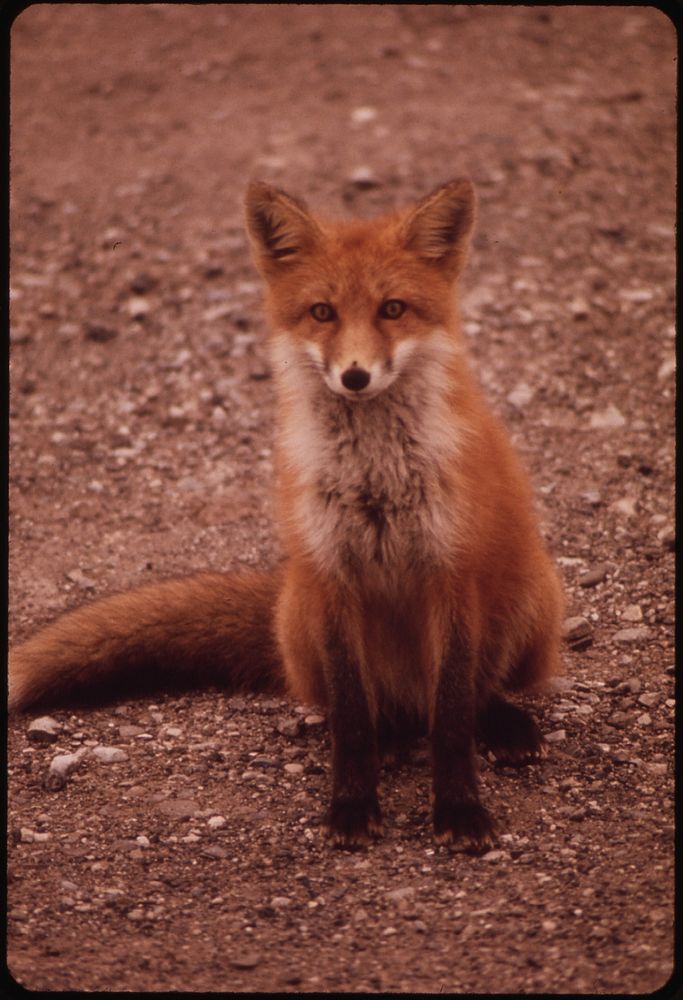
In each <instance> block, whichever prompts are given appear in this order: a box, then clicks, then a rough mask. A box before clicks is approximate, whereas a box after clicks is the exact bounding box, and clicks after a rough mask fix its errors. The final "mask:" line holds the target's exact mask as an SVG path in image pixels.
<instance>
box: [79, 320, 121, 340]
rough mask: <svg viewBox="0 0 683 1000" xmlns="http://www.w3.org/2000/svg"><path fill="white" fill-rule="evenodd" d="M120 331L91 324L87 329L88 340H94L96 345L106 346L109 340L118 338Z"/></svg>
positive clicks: (98, 324) (86, 336)
mask: <svg viewBox="0 0 683 1000" xmlns="http://www.w3.org/2000/svg"><path fill="white" fill-rule="evenodd" d="M118 335H119V331H118V330H115V329H114V328H113V327H111V326H102V325H101V324H100V323H89V324H88V325H87V326H86V328H85V338H86V340H92V341H94V342H95V343H96V344H105V343H106V342H107V341H108V340H113V339H114V337H118Z"/></svg>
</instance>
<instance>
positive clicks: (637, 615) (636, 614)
mask: <svg viewBox="0 0 683 1000" xmlns="http://www.w3.org/2000/svg"><path fill="white" fill-rule="evenodd" d="M621 620H622V621H624V622H642V620H643V609H642V608H641V606H640V605H639V604H629V605H628V607H626V608H624V610H623V611H622V613H621Z"/></svg>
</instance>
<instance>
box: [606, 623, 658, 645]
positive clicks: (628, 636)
mask: <svg viewBox="0 0 683 1000" xmlns="http://www.w3.org/2000/svg"><path fill="white" fill-rule="evenodd" d="M649 637H650V630H649V628H647V627H644V626H643V627H642V628H623V629H620V630H619V631H618V632H615V633H614V635H613V636H612V641H613V642H625V643H630V642H643V641H644V640H645V639H649Z"/></svg>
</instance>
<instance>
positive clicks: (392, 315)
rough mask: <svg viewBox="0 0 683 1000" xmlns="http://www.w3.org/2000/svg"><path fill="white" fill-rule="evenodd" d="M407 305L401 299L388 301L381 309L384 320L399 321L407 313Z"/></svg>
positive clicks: (380, 312)
mask: <svg viewBox="0 0 683 1000" xmlns="http://www.w3.org/2000/svg"><path fill="white" fill-rule="evenodd" d="M406 308H407V307H406V304H405V302H402V301H401V299H387V300H386V302H383V303H382V305H381V306H380V307H379V314H380V316H381V317H382V319H398V318H399V317H400V316H402V315H403V313H404V312H405V311H406Z"/></svg>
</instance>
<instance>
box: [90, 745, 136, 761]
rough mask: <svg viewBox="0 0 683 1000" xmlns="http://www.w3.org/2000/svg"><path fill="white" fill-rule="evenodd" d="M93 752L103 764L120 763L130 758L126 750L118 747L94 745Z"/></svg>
mask: <svg viewBox="0 0 683 1000" xmlns="http://www.w3.org/2000/svg"><path fill="white" fill-rule="evenodd" d="M92 753H93V756H94V757H97V759H98V760H99V761H101V763H102V764H118V763H120V762H121V761H124V760H128V754H127V753H126V751H125V750H120V749H119V748H118V747H104V746H98V747H93V751H92Z"/></svg>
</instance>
